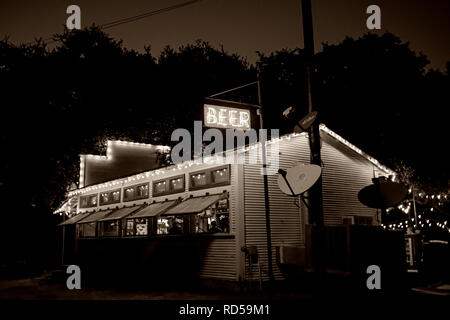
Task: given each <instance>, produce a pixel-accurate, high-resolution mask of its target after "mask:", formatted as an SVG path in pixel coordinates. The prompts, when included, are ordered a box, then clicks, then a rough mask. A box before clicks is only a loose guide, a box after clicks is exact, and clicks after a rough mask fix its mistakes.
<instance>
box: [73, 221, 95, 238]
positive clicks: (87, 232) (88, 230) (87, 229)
mask: <svg viewBox="0 0 450 320" xmlns="http://www.w3.org/2000/svg"><path fill="white" fill-rule="evenodd" d="M77 227H78V235H79V236H80V237H95V227H96V223H95V222H89V223H82V224H77Z"/></svg>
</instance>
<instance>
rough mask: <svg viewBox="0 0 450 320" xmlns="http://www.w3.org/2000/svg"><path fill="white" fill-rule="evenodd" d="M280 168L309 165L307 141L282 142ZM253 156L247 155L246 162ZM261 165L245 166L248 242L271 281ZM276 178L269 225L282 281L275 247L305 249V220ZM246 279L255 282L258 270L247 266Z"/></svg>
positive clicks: (272, 179)
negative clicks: (279, 186) (255, 249)
mask: <svg viewBox="0 0 450 320" xmlns="http://www.w3.org/2000/svg"><path fill="white" fill-rule="evenodd" d="M278 146H279V153H280V155H279V161H280V162H279V167H280V168H282V169H287V168H289V167H292V166H294V165H296V164H297V163H300V162H301V163H309V149H308V143H307V140H306V139H302V138H301V136H300V137H295V138H291V139H283V140H282V141H280V142H279V144H278ZM250 156H251V155H249V156H247V158H246V163H248V162H249V160H250V159H251V158H250ZM260 169H261V165H258V164H245V165H244V194H245V199H244V201H245V203H244V210H245V241H246V245H247V246H257V248H258V253H259V256H260V264H261V265H262V271H263V272H262V277H263V279H264V280H267V279H268V259H267V232H266V220H265V205H264V187H263V186H264V184H263V176H262V175H261V174H260ZM277 179H278V177H277V175H271V176H268V185H269V205H270V224H271V235H272V258H273V263H272V265H273V271H274V276H275V279H282V278H283V277H282V275H281V272H280V270H279V268H278V265H277V262H276V247H278V246H304V235H303V221H302V213H301V210H300V208H298V207H297V206H296V205H295V204H294V198H292V197H289V196H288V195H286V194H284V193H282V192H281V191H280V190H279V188H278V184H277ZM246 277H247V278H252V279H254V280H256V279H258V277H259V274H258V270H257V268H256V267H253V268H252V270H251V272H250V270H249V269H248V261H247V263H246Z"/></svg>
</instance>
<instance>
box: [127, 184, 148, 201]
mask: <svg viewBox="0 0 450 320" xmlns="http://www.w3.org/2000/svg"><path fill="white" fill-rule="evenodd" d="M141 186H147V195H146V196H144V197H142V196H138V195H137V190H138V188H139V187H141ZM129 188H133V189H134V195H133V198H132V199H125V193H126V191H127V189H129ZM149 188H150V185H149V183H148V182H145V183H139V184H134V185H132V186H127V187H123V189H122V202H130V201H136V200H142V199H149V198H150V190H149Z"/></svg>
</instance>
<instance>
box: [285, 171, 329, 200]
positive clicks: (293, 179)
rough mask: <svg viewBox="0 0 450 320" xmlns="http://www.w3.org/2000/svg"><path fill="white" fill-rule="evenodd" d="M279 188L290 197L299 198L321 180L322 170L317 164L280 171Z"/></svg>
mask: <svg viewBox="0 0 450 320" xmlns="http://www.w3.org/2000/svg"><path fill="white" fill-rule="evenodd" d="M278 172H279V176H278V187H279V188H280V190H281V191H282V192H284V193H286V194H287V195H290V196H298V195H300V194H302V193H303V192H305V191H307V190H308V189H309V188H311V187H312V186H313V185H314V183H316V181H317V179H319V177H320V174H321V172H322V169H321V168H320V166H318V165H315V164H308V165H305V164H299V165H297V166H295V167H292V168H289V169H287V170H286V171H285V170H282V169H280V170H278Z"/></svg>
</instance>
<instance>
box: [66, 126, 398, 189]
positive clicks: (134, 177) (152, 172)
mask: <svg viewBox="0 0 450 320" xmlns="http://www.w3.org/2000/svg"><path fill="white" fill-rule="evenodd" d="M319 129H320V130H321V131H322V132H325V133H327V134H328V135H330V136H331V137H333V138H334V139H336V140H337V141H339V142H340V143H342V144H343V145H345V146H347V147H349V148H351V149H353V150H354V151H355V152H357V153H358V154H360V155H361V157H363V158H365V159H367V160H368V161H370V162H371V163H373V164H374V165H375V166H376V167H378V168H379V169H381V170H383V171H384V172H386V173H387V174H389V175H392V176H395V172H394V171H393V170H391V169H389V168H387V167H386V166H384V165H382V164H381V163H380V162H379V161H378V160H376V159H375V158H373V157H371V156H369V155H368V154H366V153H365V152H363V151H362V150H361V149H359V148H358V147H356V146H355V145H353V144H351V143H350V142H348V141H347V140H345V139H344V138H342V137H341V136H340V135H338V134H337V133H335V132H334V131H332V130H331V129H329V128H328V127H326V126H325V125H324V124H320V125H319ZM302 135H306V133H305V132H303V133H291V134H286V135H283V136H281V137H279V138H277V139H272V140H269V141H267V142H266V144H271V143H276V142H279V141H283V140H289V139H291V138H294V137H299V136H302ZM258 145H259V142H257V143H255V144H254V145H250V146H247V147H244V150H250V149H251V148H254V147H257V146H258ZM235 150H236V149H234V150H229V151H226V152H222V153H221V154H216V155H215V156H213V157H205V158H204V159H203V163H202V162H198V160H197V161H195V160H190V161H186V162H183V163H180V164H175V165H171V166H169V167H166V168H159V169H154V170H150V171H146V172H142V173H137V174H133V175H130V176H128V177H124V178H121V179H115V180H111V181H108V182H105V183H100V184H96V185H92V186H89V187H85V188H80V189H77V190H73V191H71V192H69V197H70V196H74V195H78V194H83V193H86V192H90V191H93V190H98V189H103V188H109V187H113V186H116V185H117V186H118V187H120V186H121V185H123V184H124V183H125V182H130V181H138V180H141V179H144V178H148V177H153V176H158V175H160V174H163V173H167V172H171V171H174V172H176V171H177V170H182V169H185V168H188V167H191V166H194V165H204V164H210V163H209V162H213V161H214V159H216V158H222V157H223V156H224V155H226V154H227V153H229V152H234V151H235Z"/></svg>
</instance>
